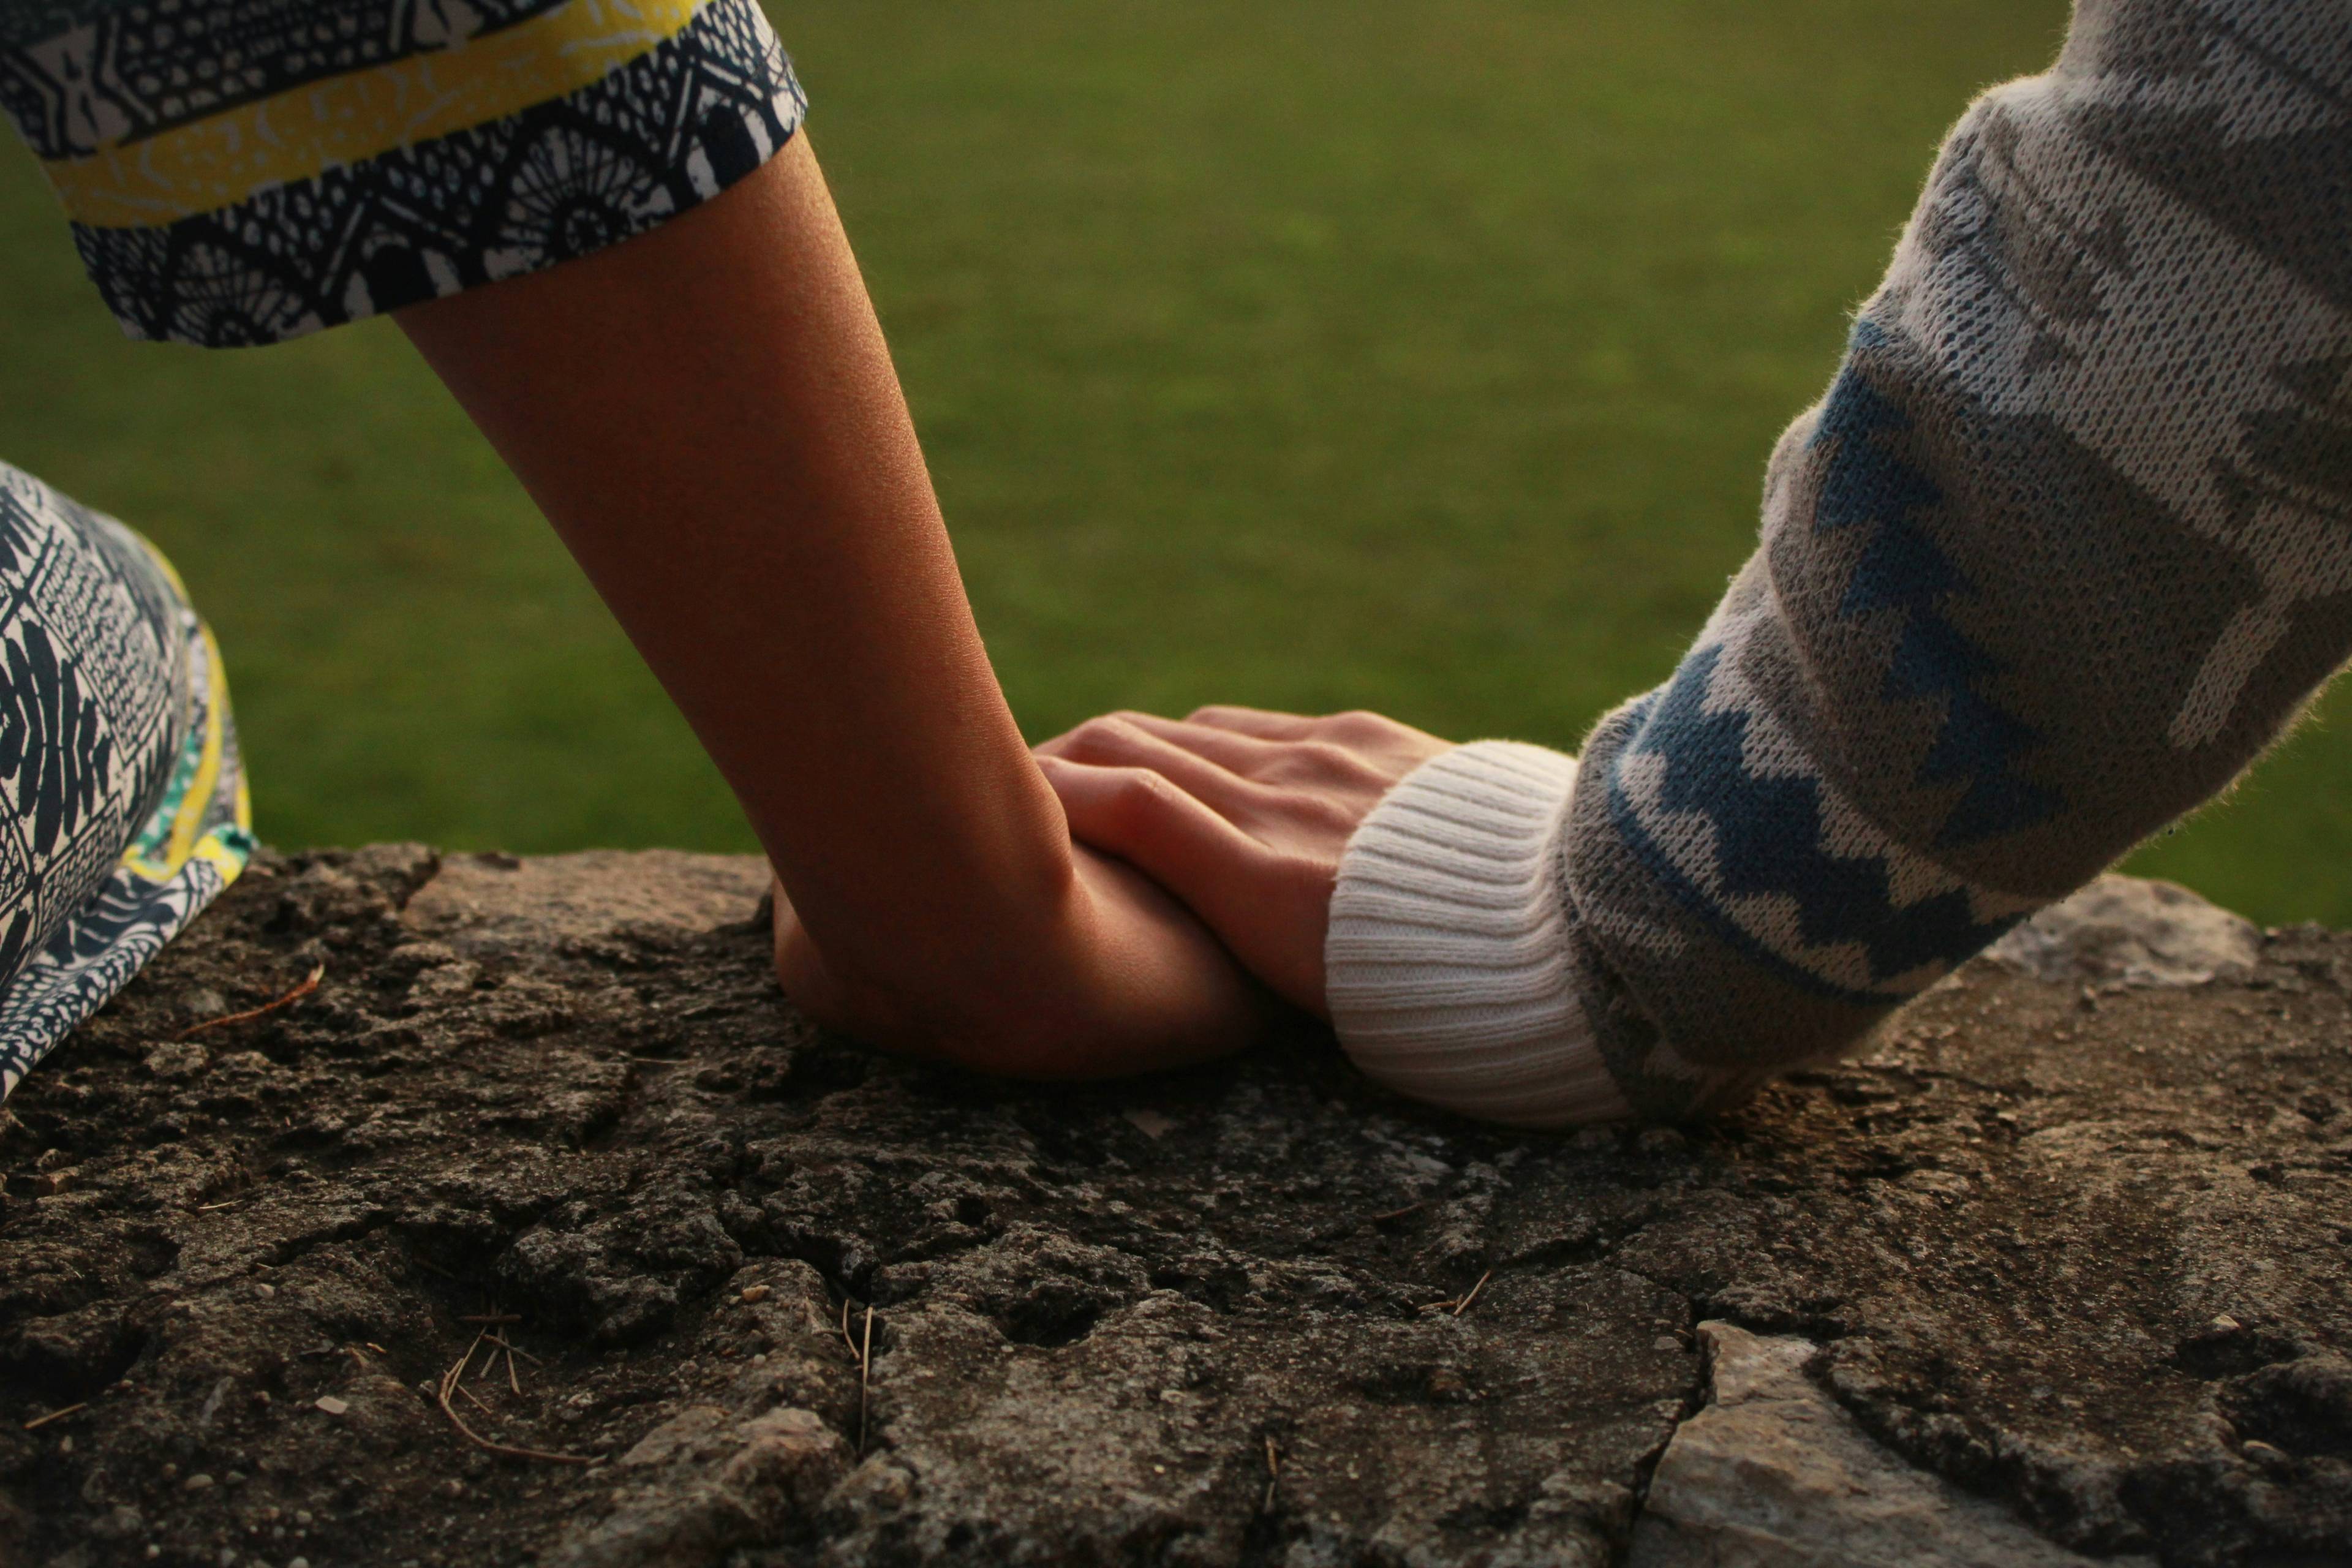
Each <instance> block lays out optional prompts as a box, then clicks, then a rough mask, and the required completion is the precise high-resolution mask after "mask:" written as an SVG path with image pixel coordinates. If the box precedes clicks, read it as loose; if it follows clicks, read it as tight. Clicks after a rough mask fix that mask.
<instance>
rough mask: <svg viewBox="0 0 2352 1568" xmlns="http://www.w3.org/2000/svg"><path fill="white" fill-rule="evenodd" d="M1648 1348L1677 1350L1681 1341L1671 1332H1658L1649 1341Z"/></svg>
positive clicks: (1681, 1344)
mask: <svg viewBox="0 0 2352 1568" xmlns="http://www.w3.org/2000/svg"><path fill="white" fill-rule="evenodd" d="M1650 1348H1651V1349H1652V1350H1654V1351H1679V1350H1681V1349H1682V1348H1683V1342H1682V1341H1680V1340H1678V1339H1676V1338H1675V1336H1674V1335H1672V1334H1660V1335H1659V1336H1658V1337H1657V1338H1656V1339H1654V1340H1652V1341H1651V1342H1650Z"/></svg>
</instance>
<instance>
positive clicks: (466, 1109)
mask: <svg viewBox="0 0 2352 1568" xmlns="http://www.w3.org/2000/svg"><path fill="white" fill-rule="evenodd" d="M760 890H761V876H760V871H759V868H758V866H757V864H756V863H755V862H751V861H739V860H731V859H724V858H708V857H692V856H684V855H675V854H661V853H656V854H646V855H582V856H567V857H562V858H555V859H548V860H532V861H522V860H516V859H513V858H506V857H452V858H446V859H444V858H440V857H437V856H436V855H435V854H434V853H433V852H431V851H429V850H426V849H422V848H417V847H403V846H392V847H375V848H370V849H365V850H361V851H356V852H352V853H332V854H321V855H312V856H304V857H296V858H265V859H264V860H263V861H262V862H261V863H260V864H259V865H257V868H256V869H255V871H254V873H253V874H252V875H251V876H250V877H249V878H248V879H247V880H246V881H245V882H244V883H242V884H240V885H239V886H238V887H237V888H236V889H234V890H233V892H232V893H231V894H230V895H229V896H228V897H227V898H226V899H225V900H223V902H222V905H221V906H220V907H219V908H218V909H217V910H215V912H214V913H212V914H210V915H208V916H207V917H206V918H205V920H204V921H202V922H200V923H199V926H198V928H197V929H196V930H195V931H194V932H192V933H191V934H190V935H189V937H188V938H186V939H185V940H184V941H183V942H180V943H178V944H177V945H175V946H174V947H173V948H172V949H171V950H170V951H168V952H166V953H165V954H164V955H163V957H162V958H161V959H159V960H158V961H157V962H156V963H155V964H154V965H152V968H151V970H150V972H149V973H147V974H146V975H145V976H143V977H142V979H141V980H140V981H139V983H138V984H136V985H134V986H133V987H132V988H131V991H130V992H129V993H128V994H126V995H125V996H124V997H123V998H122V999H121V1001H120V1002H119V1003H118V1004H117V1005H115V1006H113V1007H112V1008H110V1009H109V1010H108V1012H107V1013H106V1014H104V1015H103V1016H100V1018H98V1019H96V1020H94V1021H93V1022H92V1023H91V1024H90V1025H89V1026H88V1027H86V1028H85V1029H84V1030H83V1031H82V1032H81V1034H80V1035H79V1037H77V1038H76V1039H75V1040H74V1041H73V1042H71V1043H70V1045H69V1046H68V1047H67V1049H66V1050H65V1051H64V1052H63V1053H61V1054H60V1056H59V1057H58V1058H57V1059H56V1060H55V1061H54V1062H53V1063H52V1065H51V1066H50V1067H49V1068H47V1070H45V1071H43V1072H41V1073H39V1074H37V1075H36V1076H35V1078H34V1079H32V1080H31V1081H30V1082H29V1083H27V1084H26V1086H25V1088H24V1089H22V1090H21V1091H20V1092H19V1094H18V1095H17V1097H16V1100H14V1101H12V1102H11V1104H10V1106H9V1108H8V1110H7V1111H6V1112H5V1114H0V1173H5V1177H6V1186H5V1199H0V1564H6V1565H7V1568H16V1565H18V1564H24V1565H26V1568H43V1565H44V1564H54V1565H57V1568H98V1565H100V1564H107V1563H149V1562H161V1563H183V1564H196V1563H202V1564H205V1565H206V1568H218V1565H222V1564H247V1565H252V1564H275V1565H277V1568H285V1565H286V1564H288V1563H291V1562H294V1561H297V1560H304V1561H307V1562H309V1563H312V1564H317V1565H320V1568H324V1565H325V1564H329V1563H337V1564H341V1563H352V1564H405V1563H417V1564H428V1563H431V1564H467V1565H470V1564H475V1563H484V1564H506V1563H528V1562H536V1563H550V1564H563V1565H566V1568H636V1565H642V1564H654V1563H739V1564H743V1565H746V1568H752V1565H775V1568H782V1565H787V1564H790V1565H801V1564H809V1565H816V1564H826V1565H848V1564H868V1563H871V1564H900V1563H908V1564H912V1563H959V1564H961V1563H1037V1564H1050V1563H1097V1564H1123V1563H1139V1564H1140V1563H1154V1564H1171V1565H1173V1564H1222V1563H1262V1564H1273V1563H1280V1564H1286V1565H1288V1568H1339V1565H1342V1564H1353V1563H1366V1564H1383V1565H1398V1568H1404V1565H1412V1568H1439V1565H1451V1564H1462V1565H1465V1568H1468V1565H1474V1564H1476V1565H1486V1568H1532V1565H1535V1564H1564V1565H1577V1564H1602V1563H1622V1562H1627V1561H1630V1562H1632V1563H1635V1564H1638V1565H1640V1568H1685V1565H1691V1564H1701V1563H1704V1564H1713V1565H1721V1568H1729V1565H1733V1564H1757V1565H1768V1564H1769V1565H1789V1568H1793V1565H1796V1564H1836V1565H1843V1564H1862V1563H1873V1564H1876V1563H1929V1564H1937V1565H1943V1564H1969V1565H1987V1568H1990V1565H1995V1564H1999V1565H2006V1568H2027V1565H2032V1568H2046V1565H2055V1564H2062V1563H2064V1564H2073V1563H2083V1562H2084V1561H2086V1560H2090V1559H2102V1558H2103V1559H2105V1560H2108V1561H2110V1562H2113V1561H2117V1560H2121V1561H2123V1562H2126V1563H2132V1564H2134V1565H2135V1568H2137V1565H2139V1564H2144V1563H2162V1564H2165V1565H2167V1568H2189V1565H2200V1568H2201V1565H2205V1564H2223V1563H2243V1564H2249V1565H2260V1568H2315V1565H2318V1564H2326V1563H2333V1564H2342V1563H2352V1363H2347V1360H2346V1359H2345V1357H2346V1353H2347V1348H2352V1270H2347V1268H2346V1267H2345V1254H2346V1247H2347V1243H2352V1001H2348V1000H2347V980H2352V937H2347V936H2343V935H2338V934H2336V933H2333V932H2329V931H2319V930H2315V929H2302V930H2294V931H2273V932H2268V933H2264V932H2262V931H2257V930H2255V929H2254V928H2252V926H2250V925H2248V924H2246V923H2245V922H2244V921H2239V920H2237V919H2236V918H2235V917H2232V916H2229V915H2226V914H2224V913H2222V912H2221V911H2219V910H2213V909H2212V908H2211V907H2210V906H2208V905H2205V904H2203V903H2201V902H2200V901H2199V900H2195V899H2194V898H2193V897H2190V896H2189V895H2186V894H2184V893H2181V892H2180V891H2179V890H2178V889H2165V888H2162V887H2161V886H2159V885H2156V884H2148V883H2136V882H2130V881H2126V880H2124V879H2108V880H2106V881H2104V882H2102V883H2101V884H2099V885H2098V886H2097V887H2096V888H2095V889H2093V890H2092V891H2091V892H2090V893H2089V894H2088V895H2086V896H2085V897H2084V898H2083V899H2081V900H2076V901H2074V903H2073V904H2072V905H2071V906H2069V907H2067V908H2065V909H2063V910H2059V911H2054V912H2053V914H2051V915H2049V916H2046V917H2044V918H2043V919H2042V921H2037V922H2035V924H2034V925H2033V926H2032V927H2031V928H2029V929H2027V930H2026V931H2021V933H2019V934H2017V935H2015V936H2013V937H2011V939H2010V940H2009V941H2008V942H2005V943H2004V944H2003V945H2002V947H2001V948H2000V950H1999V951H1998V952H1996V953H1995V954H1994V955H1992V956H1990V957H1989V958H1987V959H1986V960H1984V961H1982V962H1980V963H1976V964H1973V965H1971V966H1969V968H1968V969H1967V970H1965V971H1963V972H1962V973H1960V974H1959V975H1958V976H1956V977H1955V978H1954V979H1953V980H1952V981H1950V982H1948V984H1946V985H1945V986H1943V987H1941V988H1939V989H1938V990H1937V992H1936V993H1934V994H1931V995H1930V996H1928V997H1927V998H1926V999H1924V1000H1923V1002H1922V1003H1921V1004H1920V1005H1917V1006H1916V1007H1915V1008H1913V1009H1912V1010H1910V1011H1909V1012H1908V1013H1906V1015H1905V1016H1903V1017H1902V1018H1900V1019H1899V1020H1898V1021H1897V1022H1896V1023H1895V1025H1894V1026H1892V1027H1891V1029H1890V1030H1889V1031H1887V1032H1886V1034H1885V1036H1884V1037H1882V1038H1881V1039H1880V1040H1878V1041H1877V1042H1876V1043H1875V1044H1874V1047H1873V1048H1872V1049H1871V1050H1870V1051H1869V1053H1868V1054H1866V1055H1865V1056H1864V1057H1862V1058H1859V1059H1857V1060H1856V1061H1854V1062H1853V1063H1851V1064H1848V1065H1844V1066H1840V1067H1837V1068H1831V1069H1827V1070H1823V1071H1819V1072H1813V1073H1809V1074H1804V1075H1801V1077H1800V1078H1799V1079H1796V1080H1795V1081H1792V1082H1790V1083H1787V1084H1784V1085H1781V1086H1779V1087H1776V1088H1774V1089H1770V1090H1769V1091H1767V1092H1766V1093H1765V1094H1764V1095H1763V1096H1762V1097H1760V1098H1759V1100H1756V1101H1755V1102H1754V1103H1752V1104H1750V1105H1748V1106H1747V1107H1745V1108H1743V1109H1741V1110H1738V1111H1736V1112H1733V1113H1731V1114H1729V1115H1727V1116H1726V1117H1725V1118H1723V1119H1722V1120H1721V1121H1718V1122H1717V1123H1715V1124H1713V1125H1711V1126H1709V1127H1706V1128H1703V1129H1695V1130H1688V1131H1669V1130H1664V1129H1651V1130H1647V1131H1641V1130H1632V1129H1626V1130H1617V1129H1607V1130H1591V1131H1583V1132H1580V1133H1577V1134H1574V1135H1570V1136H1564V1137H1555V1136H1534V1135H1525V1134H1516V1133H1507V1132H1500V1131H1495V1130H1492V1129H1487V1128H1482V1127H1477V1126H1474V1125H1471V1124H1468V1123H1465V1122H1461V1121H1453V1120H1450V1119H1447V1118H1444V1117H1442V1116H1438V1115H1434V1114H1431V1113H1427V1112H1423V1111H1422V1110H1417V1109H1415V1108H1413V1107H1412V1106H1410V1105H1407V1104H1404V1103H1402V1102H1400V1101H1398V1100H1394V1099H1392V1098H1390V1097H1388V1096H1385V1095H1383V1094H1381V1092H1379V1091H1378V1090H1376V1089H1372V1088H1371V1087H1370V1086H1369V1085H1367V1084H1365V1083H1364V1082H1363V1081H1362V1080H1361V1079H1359V1078H1357V1077H1356V1076H1355V1075H1354V1074H1353V1073H1351V1072H1350V1071H1349V1069H1348V1068H1347V1067H1346V1065H1345V1064H1344V1063H1343V1062H1342V1061H1341V1060H1340V1059H1339V1057H1338V1055H1337V1053H1336V1052H1335V1051H1334V1050H1333V1048H1332V1047H1331V1046H1330V1043H1329V1041H1328V1038H1326V1037H1320V1036H1318V1035H1316V1034H1315V1033H1313V1032H1311V1031H1305V1030H1302V1031H1301V1032H1300V1033H1299V1034H1298V1035H1297V1037H1295V1038H1291V1039H1287V1040H1284V1041H1281V1042H1278V1043H1276V1044H1275V1045H1273V1046H1270V1047H1266V1048H1265V1049H1262V1050H1259V1051H1256V1052H1254V1053H1252V1054H1250V1055H1248V1056H1247V1057H1245V1058H1242V1059H1240V1060H1236V1061H1234V1062H1231V1063H1227V1064H1224V1065H1222V1066H1219V1067H1216V1068H1211V1069H1207V1070H1202V1071H1198V1072H1193V1073H1188V1074H1184V1075H1181V1076H1174V1077H1166V1078H1160V1079H1150V1080H1145V1081H1140V1082H1134V1083H1129V1084H1122V1085H1116V1086H1110V1087H1106V1088H1099V1089H1086V1090H1045V1089H1030V1088H1024V1087H1021V1086H1016V1085H1007V1084H1000V1083H989V1082H982V1081H978V1080H974V1079H969V1078H964V1077H961V1076H958V1075H955V1074H952V1073H949V1072H944V1071H940V1070H938V1069H933V1068H923V1067H919V1066H914V1065H910V1064H907V1063H902V1062H898V1061H893V1060H888V1059H885V1058H876V1057H874V1056H872V1055H870V1054H869V1053H867V1052H866V1051H864V1050H862V1049H860V1048H858V1047H856V1046H854V1045H851V1044H849V1043H847V1042H844V1041H839V1040H835V1039H830V1038H827V1037H824V1036H822V1035H820V1034H818V1033H817V1032H815V1031H814V1030H813V1029H811V1028H810V1027H809V1026H807V1025H806V1024H805V1023H804V1022H803V1020H801V1019H799V1018H797V1017H796V1016H793V1013H792V1012H791V1010H790V1009H789V1008H788V1007H787V1006H786V1005H784V1003H783V1002H782V999H781V998H780V997H779V996H778V995H777V994H776V993H775V990H774V987H773V985H772V982H771V980H770V979H769V976H768V973H767V970H766V958H765V942H764V939H763V936H762V933H761V931H760V930H759V927H758V924H757V921H756V919H755V910H756V905H757V900H758V898H759V894H760ZM321 963H323V964H324V965H325V970H326V973H325V979H324V983H323V984H321V985H320V987H319V989H318V991H317V992H316V993H315V994H311V995H310V996H308V997H306V998H304V999H302V1000H301V1001H300V1002H299V1003H297V1004H295V1005H289V1006H287V1007H284V1008H281V1009H279V1010H278V1011H275V1012H272V1013H269V1014H268V1015H266V1016H260V1017H256V1018H252V1019H248V1020H246V1021H242V1022H236V1023H230V1024H226V1025H224V1026H220V1027H218V1028H213V1029H207V1030H204V1031H202V1032H199V1033H195V1034H193V1035H189V1034H187V1033H186V1031H188V1030H189V1029H191V1028H193V1027H194V1026H198V1025H201V1024H204V1023H205V1022H207V1021H208V1020H211V1019H215V1018H218V1017H221V1016H225V1015H228V1014H232V1013H236V1012H239V1011H241V1010H244V1009H247V1008H251V1007H254V1006H257V1005H260V1004H262V1003H265V1002H268V1001H269V1000H270V999H272V998H273V997H276V996H278V995H280V994H283V993H284V992H285V991H287V990H288V989H289V987H290V986H291V985H292V984H294V983H295V982H296V981H297V980H299V978H300V977H301V976H302V975H304V974H305V973H308V972H309V971H310V968H311V967H313V966H314V965H318V964H321ZM1465 1302H1466V1305H1465ZM869 1307H870V1308H871V1309H872V1317H871V1338H870V1341H869V1340H868V1339H867V1338H866V1334H867V1322H868V1320H867V1317H866V1311H867V1309H868V1308H869ZM486 1319H487V1320H489V1321H483V1320H486ZM486 1332H487V1333H488V1334H490V1335H495V1336H499V1337H500V1338H503V1339H504V1340H505V1341H506V1342H508V1343H510V1344H511V1346H512V1347H513V1348H512V1353H511V1354H509V1353H508V1352H505V1351H504V1350H502V1349H501V1348H500V1347H499V1345H497V1344H492V1343H482V1342H478V1338H479V1336H482V1335H483V1334H485V1333H486ZM469 1346H472V1347H473V1351H472V1353H471V1354H470V1355H469V1354H468V1353H467V1352H468V1347H469ZM861 1349H863V1350H864V1351H865V1354H864V1357H863V1370H861V1356H860V1353H859V1352H860V1350H861ZM461 1357H465V1358H466V1372H465V1374H464V1377H463V1381H462V1383H461V1384H459V1385H458V1386H457V1389H456V1390H455V1392H454V1393H453V1394H452V1395H451V1408H452V1409H453V1410H454V1411H455V1412H456V1413H457V1415H459V1416H460V1417H462V1418H463V1419H464V1420H465V1421H466V1422H467V1425H468V1426H470V1427H471V1428H472V1429H473V1430H474V1431H475V1432H476V1433H477V1434H478V1435H479V1436H482V1437H483V1438H486V1439H488V1440H489V1441H491V1442H493V1443H496V1444H499V1445H501V1446H503V1447H509V1448H515V1449H525V1450H536V1451H539V1452H541V1453H543V1454H554V1455H562V1456H568V1457H572V1458H581V1459H587V1460H591V1461H593V1462H590V1463H583V1464H574V1463H565V1462H562V1461H561V1460H558V1459H554V1458H525V1457H517V1456H514V1455H508V1454H500V1453H496V1452H493V1451H491V1450H490V1449H488V1448H486V1447H478V1446H476V1445H475V1444H473V1443H470V1442H469V1441H468V1440H467V1438H466V1437H465V1436H461V1435H460V1434H459V1432H458V1431H457V1427H456V1426H455V1425H454V1424H453V1423H452V1421H451V1420H450V1419H449V1417H448V1416H447V1415H444V1413H443V1411H442V1409H441V1407H440V1404H439V1402H438V1398H437V1395H438V1394H439V1392H440V1389H441V1387H442V1384H443V1381H444V1378H445V1375H446V1373H447V1372H448V1370H449V1369H450V1368H451V1367H452V1366H453V1365H456V1364H457V1363H458V1362H459V1360H460V1358H461ZM59 1411H63V1412H65V1413H64V1414H62V1415H58V1416H57V1418H55V1419H52V1420H47V1421H46V1422H41V1424H39V1425H37V1426H31V1427H30V1429H27V1426H28V1424H30V1423H35V1422H40V1419H41V1418H42V1417H44V1416H47V1415H51V1414H52V1413H53V1412H59Z"/></svg>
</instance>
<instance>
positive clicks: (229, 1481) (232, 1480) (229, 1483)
mask: <svg viewBox="0 0 2352 1568" xmlns="http://www.w3.org/2000/svg"><path fill="white" fill-rule="evenodd" d="M221 1485H223V1486H225V1487H241V1486H243V1485H245V1472H244V1471H243V1470H231V1471H229V1472H228V1473H227V1474H226V1475H225V1476H223V1477H221Z"/></svg>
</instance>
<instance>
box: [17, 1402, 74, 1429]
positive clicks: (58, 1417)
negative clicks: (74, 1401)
mask: <svg viewBox="0 0 2352 1568" xmlns="http://www.w3.org/2000/svg"><path fill="white" fill-rule="evenodd" d="M87 1409H89V1400H87V1399H85V1400H83V1401H82V1402H81V1403H80V1404H79V1405H67V1406H66V1407H65V1408H64V1409H63V1410H52V1411H50V1412H49V1413H48V1414H47V1415H36V1416H34V1417H33V1418H32V1419H31V1420H30V1421H27V1422H26V1423H25V1430H26V1431H27V1432H33V1431H37V1430H38V1429H40V1428H41V1427H43V1426H47V1425H48V1424H49V1423H50V1422H52V1421H62V1420H64V1419H65V1418H66V1417H67V1416H68V1415H72V1414H73V1413H74V1412H75V1411H77V1410H87Z"/></svg>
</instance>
